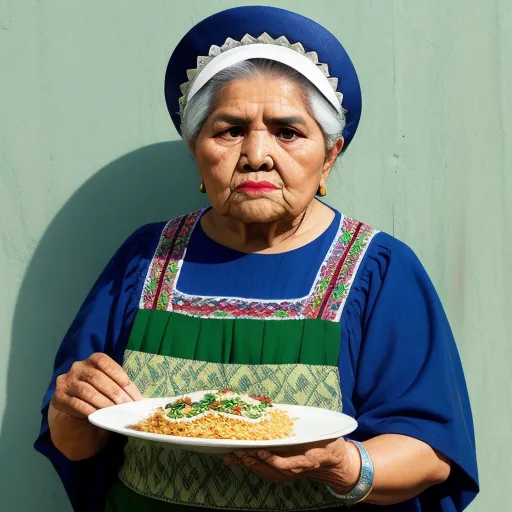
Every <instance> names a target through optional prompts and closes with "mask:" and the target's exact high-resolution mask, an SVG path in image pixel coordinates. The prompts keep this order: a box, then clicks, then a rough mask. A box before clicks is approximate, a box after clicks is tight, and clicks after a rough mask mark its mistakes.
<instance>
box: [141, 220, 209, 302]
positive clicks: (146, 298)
mask: <svg viewBox="0 0 512 512" xmlns="http://www.w3.org/2000/svg"><path fill="white" fill-rule="evenodd" d="M200 215H201V211H197V212H194V213H191V214H189V215H185V216H184V217H178V218H176V219H173V220H171V221H169V222H168V223H167V225H166V226H165V228H164V230H163V231H162V235H161V237H160V242H159V243H158V247H157V249H156V251H155V255H154V256H153V260H152V261H151V265H150V267H149V270H148V274H147V276H146V281H145V282H144V287H143V292H142V297H141V302H140V307H141V309H167V306H168V304H169V299H170V296H171V293H172V290H173V287H174V281H175V279H176V276H177V274H178V270H179V267H180V263H181V260H182V259H183V255H184V254H185V249H186V247H187V244H188V240H189V238H190V235H191V234H192V230H193V228H194V226H195V224H196V222H197V220H198V218H199V216H200Z"/></svg>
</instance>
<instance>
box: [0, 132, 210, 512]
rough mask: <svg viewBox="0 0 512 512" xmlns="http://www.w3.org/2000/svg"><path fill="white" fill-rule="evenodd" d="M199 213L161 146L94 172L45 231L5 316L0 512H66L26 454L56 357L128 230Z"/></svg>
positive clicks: (175, 159)
mask: <svg viewBox="0 0 512 512" xmlns="http://www.w3.org/2000/svg"><path fill="white" fill-rule="evenodd" d="M205 205H206V202H205V196H202V195H201V194H200V193H199V178H198V174H197V171H196V170H195V165H194V162H193V160H192V158H191V156H190V155H189V153H188V151H187V149H186V147H185V145H184V144H183V142H181V141H176V142H165V143H159V144H154V145H151V146H146V147H144V148H141V149H138V150H136V151H133V152H131V153H128V154H126V155H124V156H122V157H121V158H119V159H117V160H115V161H114V162H112V163H110V164H109V165H107V166H106V167H104V168H103V169H101V170H100V171H98V172H97V173H96V174H95V175H94V176H93V177H92V178H91V179H89V180H88V181H87V182H86V183H85V184H84V185H83V186H82V187H81V188H80V189H79V190H78V191H77V192H76V193H75V194H74V195H73V196H72V197H71V198H70V199H69V200H68V201H67V203H66V204H65V205H64V206H63V208H62V209H61V210H60V211H59V213H58V214H57V215H56V217H55V218H54V219H53V221H52V222H51V224H50V225H49V227H48V229H47V231H46V232H45V234H44V236H43V237H42V239H41V241H40V243H39V245H38V246H37V249H36V251H35V253H34V256H33V258H32V260H31V262H30V266H29V267H28V269H27V272H26V275H25V277H24V279H23V282H22V285H21V289H20V292H19V296H18V300H17V303H16V309H15V314H14V324H13V331H12V332H13V338H12V345H11V353H10V360H9V370H8V379H7V404H6V409H5V413H4V416H3V423H2V430H1V437H0V461H1V466H2V475H1V476H0V482H1V483H0V486H1V487H2V489H1V490H0V496H2V509H3V510H9V511H14V510H16V511H28V510H36V509H37V510H41V511H52V512H58V511H64V510H66V511H67V510H70V506H69V504H68V503H67V500H66V498H65V493H64V491H63V489H62V486H61V484H60V482H59V481H58V479H57V477H56V475H55V473H54V471H53V469H52V467H51V464H50V463H49V462H48V461H47V460H46V459H44V458H43V457H42V456H41V455H39V454H38V453H37V452H36V451H35V450H34V449H33V447H32V445H33V442H34V441H35V439H36V437H37V434H38V431H39V423H40V413H39V409H40V402H41V400H42V398H43V395H44V393H45V390H46V388H47V386H48V383H49V379H50V376H51V373H52V368H53V360H54V357H55V353H56V351H57V348H58V346H59V344H60V342H61V340H62V338H63V336H64V334H65V332H66V330H67V329H68V327H69V325H70V323H71V321H72V320H73V318H74V316H75V315H76V313H77V311H78V308H79V307H80V305H81V303H82V301H83V300H84V299H85V296H86V294H87V293H88V291H89V289H90V288H91V287H92V285H93V283H94V281H95V280H96V278H97V277H98V276H99V274H100V272H101V271H102V270H103V268H104V266H105V265H106V264H107V262H108V260H109V259H110V257H111V256H112V255H113V254H114V252H115V251H116V249H117V248H118V247H119V246H120V245H121V244H122V242H123V241H124V240H125V239H126V238H127V237H128V236H129V235H130V234H131V233H132V232H133V231H135V229H137V228H138V227H140V226H141V225H143V224H146V223H150V222H157V221H164V220H167V219H170V218H172V217H175V216H177V215H180V214H183V213H186V212H188V211H193V210H195V209H197V208H200V207H203V206H205Z"/></svg>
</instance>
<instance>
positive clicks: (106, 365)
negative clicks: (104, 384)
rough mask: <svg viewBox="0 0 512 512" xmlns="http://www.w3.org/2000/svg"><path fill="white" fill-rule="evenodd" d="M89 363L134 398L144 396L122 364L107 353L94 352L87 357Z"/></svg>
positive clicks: (140, 398)
mask: <svg viewBox="0 0 512 512" xmlns="http://www.w3.org/2000/svg"><path fill="white" fill-rule="evenodd" d="M87 363H88V364H89V365H91V366H93V367H94V368H96V369H98V370H100V371H101V372H103V373H104V374H105V375H106V376H108V377H110V379H112V380H113V381H114V382H115V383H116V384H117V385H118V386H119V387H121V388H122V389H123V390H124V391H125V392H126V394H128V396H129V397H130V398H131V399H132V400H142V399H143V398H144V397H143V396H142V394H141V392H140V391H139V390H138V389H137V387H136V386H135V384H134V383H133V382H132V381H131V380H130V377H128V374H127V373H126V372H125V371H124V370H123V368H122V366H120V365H119V364H117V363H116V362H115V361H114V360H113V359H112V358H110V357H109V356H107V355H106V354H103V353H101V352H98V353H96V354H93V355H92V356H91V357H89V359H87Z"/></svg>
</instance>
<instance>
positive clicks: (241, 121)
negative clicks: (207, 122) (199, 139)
mask: <svg viewBox="0 0 512 512" xmlns="http://www.w3.org/2000/svg"><path fill="white" fill-rule="evenodd" d="M213 122H214V123H217V122H224V123H229V124H236V125H242V126H247V125H248V124H250V120H249V119H246V118H245V117H238V116H232V115H231V114H222V113H221V114H218V115H216V116H215V117H214V118H213Z"/></svg>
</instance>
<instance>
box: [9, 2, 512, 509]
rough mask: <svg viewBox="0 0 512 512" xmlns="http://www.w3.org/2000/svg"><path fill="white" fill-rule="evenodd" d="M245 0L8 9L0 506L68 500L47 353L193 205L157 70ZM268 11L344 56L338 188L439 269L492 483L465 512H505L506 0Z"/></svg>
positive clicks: (508, 353) (508, 283)
mask: <svg viewBox="0 0 512 512" xmlns="http://www.w3.org/2000/svg"><path fill="white" fill-rule="evenodd" d="M246 3H251V2H237V1H234V0H229V1H228V0H209V1H198V0H195V1H192V2H191V1H183V0H180V1H177V0H172V1H169V0H166V1H165V0H152V1H151V2H144V1H142V0H110V1H108V2H105V1H101V0H90V1H88V2H78V1H75V2H69V1H65V0H62V1H57V0H45V1H42V0H38V1H36V0H24V1H23V2H20V1H18V0H16V1H14V0H0V90H1V98H2V100H1V101H0V156H1V158H0V218H1V225H0V282H1V283H2V286H1V288H0V420H1V422H2V423H1V433H0V471H1V475H0V486H1V490H0V496H1V497H2V508H3V510H9V511H11V510H12V511H14V510H16V511H28V510H33V509H36V508H37V509H38V510H44V511H52V512H54V511H64V510H69V506H68V505H67V503H66V500H65V496H64V493H63V491H62V489H61V486H60V484H59V482H58V481H57V479H56V477H55V476H54V473H53V471H52V469H51V467H50V465H49V464H48V463H47V462H46V460H44V459H43V457H41V456H39V455H38V454H36V453H35V452H34V451H33V449H32V447H31V444H32V442H33V440H34V438H35V437H36V434H37V430H38V424H39V413H38V406H39V402H40V399H41V397H42V394H43V391H44V388H45V386H46V385H47V381H48V378H49V375H50V372H51V366H52V359H53V356H54V353H55V350H56V348H57V346H58V344H59V342H60V339H61V338H62V336H63V335H64V333H65V330H66V328H67V326H68V325H69V323H70V321H71V319H72V318H73V316H74V314H75V313H76V310H77V308H78V307H79V305H80V302H81V301H82V300H83V298H84V295H85V293H86V292H87V290H88V289H89V287H90V286H91V285H92V283H93V281H94V279H95V277H96V276H97V275H98V273H99V272H100V270H101V269H102V267H103V266H104V265H105V263H106V262H107V260H108V259H109V257H110V255H111V254H112V253H113V251H114V250H115V248H116V247H117V246H118V245H119V244H120V243H121V242H122V240H123V239H124V238H125V237H126V236H127V235H128V234H129V233H130V232H131V231H133V230H134V229H135V228H136V227H138V226H140V225H141V224H143V223H146V222H150V221H156V220H165V219H167V218H170V217H172V216H174V215H176V214H179V213H182V212H185V211H187V210H191V209H193V208H195V207H197V206H200V205H201V201H202V200H203V199H202V198H201V197H200V195H199V193H198V192H197V186H198V179H197V175H196V173H195V171H194V166H193V162H192V161H191V159H190V157H189V156H188V154H187V152H186V150H185V149H184V147H183V144H182V143H181V142H179V141H178V140H177V139H178V137H177V134H176V132H175V131H174V128H172V125H171V122H170V120H169V118H168V115H167V112H166V108H165V103H164V98H163V94H162V83H163V76H164V71H165V67H166V63H167V59H168V56H169V55H170V53H171V51H172V49H173V47H174V46H175V44H176V43H177V41H178V40H179V38H180V37H181V36H182V35H183V34H184V32H185V31H186V30H187V29H188V28H189V27H191V26H192V25H193V24H194V23H196V22H197V21H199V20H200V19H202V18H203V17H205V16H207V15H209V14H211V13H213V12H215V11H218V10H221V9H223V8H227V7H232V6H235V5H238V4H246ZM261 3H264V4H274V5H278V6H281V7H284V8H290V9H293V10H296V11H297V12H299V13H302V14H305V15H307V16H310V17H312V18H314V19H316V20H317V21H319V22H320V23H322V24H324V25H325V26H326V27H328V28H329V29H330V30H331V31H332V32H334V33H335V34H336V35H337V36H339V38H340V39H341V40H342V41H343V42H344V44H345V45H346V47H347V49H348V51H349V53H350V54H351V56H352V57H353V60H354V62H355V65H356V68H357V69H358V72H359V75H360V79H361V82H362V86H363V95H364V116H363V120H362V124H361V127H360V131H359V133H358V136H357V138H356V139H355V141H354V143H353V145H352V146H351V148H350V150H349V151H348V152H347V154H346V156H345V157H344V158H343V161H341V162H340V163H339V166H338V171H337V173H336V175H335V176H334V177H333V178H332V179H331V183H330V184H329V189H328V190H329V195H328V198H329V200H330V201H331V202H332V204H333V205H335V206H336V207H338V208H340V209H342V210H343V211H344V212H345V213H347V214H349V215H352V216H356V217H358V218H361V219H362V220H364V221H366V222H368V223H371V224H373V225H375V226H376V227H379V228H381V229H383V230H387V231H388V232H391V233H392V234H394V235H395V236H397V237H399V238H401V239H403V240H404V241H406V242H407V243H408V244H409V245H411V246H412V247H413V248H414V249H415V251H416V252H417V253H418V255H419V256H420V258H421V259H422V261H423V263H424V264H425V266H426V268H427V269H428V271H429V272H430V274H431V276H432V279H433V281H434V283H435V285H436V287H437V289H438V291H439V294H440V296H441V298H442V300H443V302H444V304H445V307H446V310H447V313H448V316H449V318H450V320H451V323H452V326H453V330H454V332H455V335H456V338H457V341H458V344H459V348H460V352H461V355H462V359H463V363H464V366H465V371H466V374H467V379H468V385H469V390H470V394H471V398H472V403H473V408H474V412H475V421H476V428H477V434H478V447H479V458H480V470H481V480H482V486H483V492H482V494H481V496H480V497H479V499H478V500H477V502H476V503H475V505H474V506H473V507H472V508H471V510H472V511H474V512H477V511H482V512H483V511H490V510H492V511H500V512H501V511H507V510H512V497H511V494H510V493H508V492H506V489H507V485H509V483H510V481H511V480H512V464H510V456H511V455H512V453H511V448H512V441H511V439H510V435H509V433H510V432H511V431H512V413H511V412H510V411H511V410H512V400H511V396H512V393H511V391H512V390H511V386H510V380H509V379H510V377H509V374H508V370H509V367H510V362H511V361H512V344H511V342H510V340H511V339H512V327H511V323H510V304H511V302H512V295H511V290H512V268H511V258H512V254H511V243H510V240H511V238H512V233H511V226H512V222H511V221H512V218H511V211H510V209H511V202H512V201H511V200H512V183H511V177H510V176H511V171H512V167H511V166H512V96H511V94H510V91H511V90H512V36H511V34H512V7H511V3H510V2H509V1H507V0H456V1H452V2H445V1H441V0H430V1H429V2H425V1H420V0H358V1H356V0H332V1H327V0H315V1H314V2H313V1H311V0H293V1H280V2H265V1H262V2H261ZM155 183H157V184H158V185H155Z"/></svg>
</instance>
